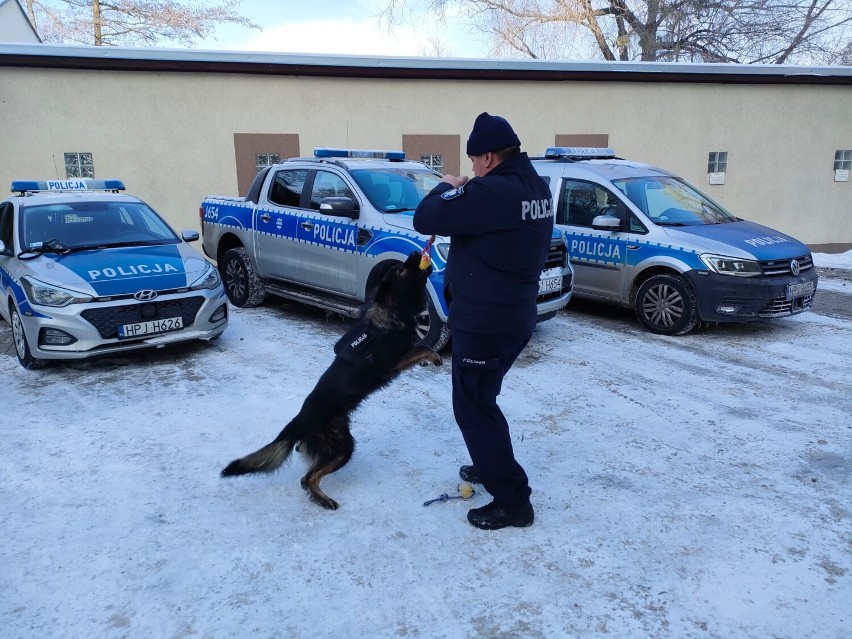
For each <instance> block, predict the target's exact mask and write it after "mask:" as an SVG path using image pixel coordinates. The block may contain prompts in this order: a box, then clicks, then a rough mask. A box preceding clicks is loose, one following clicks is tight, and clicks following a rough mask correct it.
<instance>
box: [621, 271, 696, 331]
mask: <svg viewBox="0 0 852 639" xmlns="http://www.w3.org/2000/svg"><path fill="white" fill-rule="evenodd" d="M634 308H635V310H636V316H637V317H638V318H639V321H640V322H641V323H642V326H644V327H645V328H647V329H648V330H649V331H651V332H652V333H656V334H657V335H685V334H686V333H688V332H689V331H691V330H692V329H693V328H695V326H696V325H697V324H698V306H697V304H696V302H695V292H694V291H693V290H692V286H691V285H690V284H689V282H688V281H687V280H686V278H685V277H683V276H682V275H677V274H674V273H672V274H668V273H664V274H660V275H654V276H652V277H649V278H648V279H647V280H645V282H644V283H643V284H642V286H640V287H639V291H638V292H637V293H636V301H635V303H634Z"/></svg>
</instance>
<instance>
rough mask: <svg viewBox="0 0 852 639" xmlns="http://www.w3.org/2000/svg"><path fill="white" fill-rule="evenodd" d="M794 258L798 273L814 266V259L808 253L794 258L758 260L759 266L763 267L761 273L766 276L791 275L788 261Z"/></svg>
mask: <svg viewBox="0 0 852 639" xmlns="http://www.w3.org/2000/svg"><path fill="white" fill-rule="evenodd" d="M794 259H795V260H796V261H797V262H798V263H799V273H801V272H803V271H808V270H810V269H812V268H813V267H814V260H813V258H812V257H811V255H810V253H809V254H808V255H803V256H802V257H796V258H785V259H783V260H764V261H763V262H760V268H761V269H763V274H764V275H768V276H770V277H771V276H773V275H776V276H777V275H792V274H793V273H792V271H790V262H792V261H793V260H794Z"/></svg>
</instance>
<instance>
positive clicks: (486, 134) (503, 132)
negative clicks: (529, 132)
mask: <svg viewBox="0 0 852 639" xmlns="http://www.w3.org/2000/svg"><path fill="white" fill-rule="evenodd" d="M510 146H521V141H520V140H519V139H518V136H517V135H515V132H514V131H513V130H512V125H511V124H509V123H508V122H507V121H506V119H505V118H501V117H500V116H499V115H489V114H487V113H480V114H479V115H478V116H477V118H476V121H475V122H474V123H473V131H471V132H470V137H469V138H468V139H467V154H468V155H482V154H483V153H488V152H489V151H496V150H498V149H505V148H507V147H510Z"/></svg>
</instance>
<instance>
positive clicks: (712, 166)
mask: <svg viewBox="0 0 852 639" xmlns="http://www.w3.org/2000/svg"><path fill="white" fill-rule="evenodd" d="M727 170H728V152H727V151H710V154H709V155H708V156H707V175H708V178H709V182H710V184H724V183H725V172H726V171H727Z"/></svg>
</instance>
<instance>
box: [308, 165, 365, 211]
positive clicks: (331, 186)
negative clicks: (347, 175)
mask: <svg viewBox="0 0 852 639" xmlns="http://www.w3.org/2000/svg"><path fill="white" fill-rule="evenodd" d="M327 197H349V198H352V199H353V200H355V195H354V194H353V193H352V190H351V189H350V188H349V187H348V186H347V184H346V182H344V181H343V178H341V177H340V176H339V175H337V174H336V173H331V172H330V171H317V174H316V177H315V178H314V186H313V188H312V189H311V208H312V209H314V210H315V211H319V207H320V202H322V201H323V199H324V198H327Z"/></svg>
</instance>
